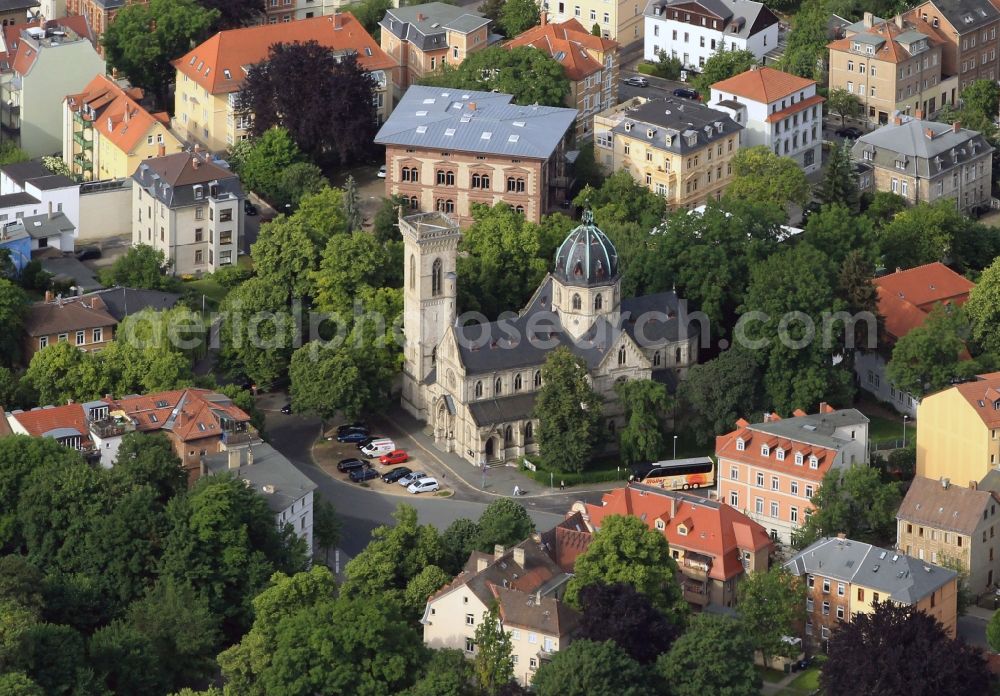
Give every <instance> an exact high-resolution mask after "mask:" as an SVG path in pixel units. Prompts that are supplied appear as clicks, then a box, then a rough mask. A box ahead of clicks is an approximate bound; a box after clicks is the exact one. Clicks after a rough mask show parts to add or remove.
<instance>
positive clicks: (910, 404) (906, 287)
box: [854, 261, 975, 418]
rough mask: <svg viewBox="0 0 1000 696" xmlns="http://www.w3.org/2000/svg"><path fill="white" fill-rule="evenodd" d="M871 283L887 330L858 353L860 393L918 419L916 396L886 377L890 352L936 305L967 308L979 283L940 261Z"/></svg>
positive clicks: (856, 368)
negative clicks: (970, 295) (966, 304)
mask: <svg viewBox="0 0 1000 696" xmlns="http://www.w3.org/2000/svg"><path fill="white" fill-rule="evenodd" d="M872 284H873V285H874V286H875V289H876V291H877V292H878V314H879V316H881V317H882V318H883V329H884V330H883V333H882V335H881V336H879V337H878V345H877V346H876V347H875V348H874V349H865V347H863V346H861V347H859V348H861V349H860V350H858V351H856V352H855V354H854V372H855V375H856V376H857V381H858V384H859V385H860V386H861V388H862V389H864V390H865V391H868V392H871V393H872V394H874V395H875V396H876V397H877V398H878V400H879V401H882V402H887V403H890V404H892V405H893V407H895V409H896V410H897V411H899V412H900V413H905V414H907V415H908V416H909V417H911V418H915V417H916V415H917V403H918V398H917V397H915V396H913V395H912V394H910V393H908V392H906V391H903V390H902V389H897V388H896V386H895V385H894V384H892V383H891V382H890V381H889V380H888V379H887V378H886V374H885V368H886V366H887V364H888V362H889V358H891V357H892V348H893V346H895V345H896V341H898V340H899V339H901V338H902V337H903V336H905V335H906V334H908V333H910V331H912V330H913V329H915V328H917V327H918V326H923V324H924V321H925V320H926V319H927V315H928V314H929V313H930V312H931V310H932V309H934V307H935V306H936V305H938V304H941V305H944V306H960V305H963V304H965V301H966V300H968V299H969V292H971V291H972V288H974V287H975V284H974V283H973V282H972V281H970V280H968V279H967V278H965V277H964V276H960V275H959V274H957V273H955V271H953V270H951V269H950V268H948V267H947V266H945V265H944V264H943V263H941V262H940V261H935V262H934V263H929V264H925V265H923V266H917V267H916V268H908V269H906V270H905V271H903V270H897V271H896V272H895V273H889V274H887V275H884V276H879V277H878V278H875V279H874V280H872Z"/></svg>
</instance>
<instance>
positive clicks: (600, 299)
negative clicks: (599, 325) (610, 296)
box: [594, 293, 604, 312]
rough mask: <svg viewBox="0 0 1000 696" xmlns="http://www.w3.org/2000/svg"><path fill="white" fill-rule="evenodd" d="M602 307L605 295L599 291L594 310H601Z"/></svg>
mask: <svg viewBox="0 0 1000 696" xmlns="http://www.w3.org/2000/svg"><path fill="white" fill-rule="evenodd" d="M602 307H604V296H603V295H601V293H597V295H595V296H594V310H595V311H598V312H599V311H601V308H602Z"/></svg>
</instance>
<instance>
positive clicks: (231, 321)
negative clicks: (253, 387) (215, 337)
mask: <svg viewBox="0 0 1000 696" xmlns="http://www.w3.org/2000/svg"><path fill="white" fill-rule="evenodd" d="M220 312H222V313H223V316H225V317H227V321H224V322H223V323H222V327H221V331H220V334H221V341H222V357H223V359H224V360H226V361H228V362H229V363H231V364H233V365H239V368H240V370H241V371H242V372H244V373H245V374H246V375H247V377H249V378H250V379H251V380H253V381H254V383H255V384H260V385H263V384H270V383H271V382H273V381H274V380H276V379H277V378H278V377H279V376H281V375H282V374H283V373H284V372H285V370H287V369H288V364H289V359H290V358H291V355H292V346H293V344H294V342H295V331H296V327H295V326H294V322H293V318H292V316H291V314H290V313H289V311H288V288H287V287H281V286H279V285H276V284H275V283H273V282H269V281H268V280H266V279H264V278H260V277H257V278H251V279H250V280H248V281H247V282H245V283H243V284H242V285H240V286H239V287H238V288H234V289H233V290H232V291H231V292H230V293H229V294H228V295H226V299H225V300H223V301H222V305H221V307H220Z"/></svg>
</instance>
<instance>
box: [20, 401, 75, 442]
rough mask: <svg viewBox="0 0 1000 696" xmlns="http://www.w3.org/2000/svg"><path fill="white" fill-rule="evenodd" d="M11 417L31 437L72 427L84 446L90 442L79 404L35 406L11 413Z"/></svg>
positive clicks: (42, 435)
mask: <svg viewBox="0 0 1000 696" xmlns="http://www.w3.org/2000/svg"><path fill="white" fill-rule="evenodd" d="M12 417H13V418H14V420H15V421H17V423H18V425H20V426H21V427H22V428H24V431H25V432H26V433H27V434H28V435H31V436H32V437H44V436H45V433H48V432H51V431H53V430H58V429H60V428H72V429H73V430H76V431H77V432H78V433H80V435H81V436H82V440H81V442H82V444H83V445H84V446H89V445H90V444H91V440H90V430H89V429H88V428H87V416H86V414H84V412H83V406H81V405H80V404H66V405H64V406H53V407H47V408H36V409H32V410H31V411H24V412H22V413H13V414H12ZM15 427H16V426H15Z"/></svg>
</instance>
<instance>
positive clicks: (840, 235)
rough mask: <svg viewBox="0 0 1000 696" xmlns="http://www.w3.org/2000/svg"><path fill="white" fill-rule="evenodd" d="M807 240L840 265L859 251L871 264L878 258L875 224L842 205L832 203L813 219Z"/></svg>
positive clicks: (808, 226) (811, 217)
mask: <svg viewBox="0 0 1000 696" xmlns="http://www.w3.org/2000/svg"><path fill="white" fill-rule="evenodd" d="M803 240H804V241H806V242H808V243H809V244H810V245H812V246H813V247H815V248H816V249H818V250H819V251H822V252H823V253H824V254H826V255H827V257H829V259H830V261H832V262H833V263H834V264H836V265H838V266H839V265H840V264H842V263H843V262H844V259H846V258H847V256H848V254H850V253H851V252H859V253H861V254H863V255H864V256H865V257H866V258H868V259H870V260H871V261H874V260H875V259H876V258H877V255H878V251H877V250H878V242H877V241H876V238H875V229H874V227H873V226H872V223H871V221H870V220H869V219H868V218H866V217H864V216H859V215H857V211H856V210H852V209H851V208H849V207H847V206H846V205H844V204H843V203H840V202H834V203H828V204H826V205H824V206H823V207H822V208H820V209H819V211H818V212H815V213H813V214H812V215H810V216H809V220H808V221H807V222H806V227H805V233H804V234H803Z"/></svg>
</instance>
